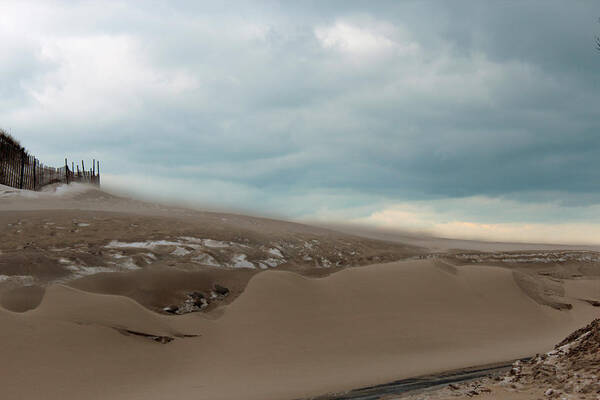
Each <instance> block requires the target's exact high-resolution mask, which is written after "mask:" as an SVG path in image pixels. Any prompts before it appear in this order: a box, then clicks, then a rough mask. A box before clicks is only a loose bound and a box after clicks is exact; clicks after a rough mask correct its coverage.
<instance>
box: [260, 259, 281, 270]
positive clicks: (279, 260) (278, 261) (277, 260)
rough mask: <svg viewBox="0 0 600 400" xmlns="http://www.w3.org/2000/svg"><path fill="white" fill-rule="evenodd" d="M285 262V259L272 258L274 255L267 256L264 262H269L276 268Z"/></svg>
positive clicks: (270, 265)
mask: <svg viewBox="0 0 600 400" xmlns="http://www.w3.org/2000/svg"><path fill="white" fill-rule="evenodd" d="M284 262H285V260H281V259H277V258H272V257H271V258H267V259H266V260H263V263H265V264H267V265H268V266H269V267H271V268H274V267H276V266H278V265H279V264H283V263H284Z"/></svg>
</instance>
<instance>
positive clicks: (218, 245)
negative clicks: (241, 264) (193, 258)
mask: <svg viewBox="0 0 600 400" xmlns="http://www.w3.org/2000/svg"><path fill="white" fill-rule="evenodd" d="M202 244H203V245H204V246H206V247H214V248H224V247H229V246H230V244H229V243H227V242H222V241H220V240H213V239H203V240H202Z"/></svg>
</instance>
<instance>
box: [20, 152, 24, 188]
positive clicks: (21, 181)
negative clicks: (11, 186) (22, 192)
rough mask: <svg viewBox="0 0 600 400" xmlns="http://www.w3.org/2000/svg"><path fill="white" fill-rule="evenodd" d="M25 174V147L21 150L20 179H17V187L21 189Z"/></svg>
mask: <svg viewBox="0 0 600 400" xmlns="http://www.w3.org/2000/svg"><path fill="white" fill-rule="evenodd" d="M24 175H25V149H23V150H21V179H20V180H19V189H23V176H24Z"/></svg>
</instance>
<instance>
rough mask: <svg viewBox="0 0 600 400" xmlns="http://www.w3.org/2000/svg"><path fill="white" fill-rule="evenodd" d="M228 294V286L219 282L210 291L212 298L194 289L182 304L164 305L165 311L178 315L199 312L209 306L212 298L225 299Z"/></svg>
mask: <svg viewBox="0 0 600 400" xmlns="http://www.w3.org/2000/svg"><path fill="white" fill-rule="evenodd" d="M228 295H229V289H228V288H226V287H225V286H221V285H219V284H215V286H214V288H213V290H212V291H211V292H210V299H208V298H207V297H206V296H205V295H204V293H202V292H199V291H194V292H191V293H188V294H186V297H185V300H184V301H183V303H182V304H179V305H170V306H167V307H164V308H163V311H164V312H165V313H167V314H176V315H182V314H188V313H191V312H198V311H202V310H204V309H205V308H207V307H208V305H209V304H210V301H211V300H217V301H218V300H223V299H224V298H225V297H227V296H228Z"/></svg>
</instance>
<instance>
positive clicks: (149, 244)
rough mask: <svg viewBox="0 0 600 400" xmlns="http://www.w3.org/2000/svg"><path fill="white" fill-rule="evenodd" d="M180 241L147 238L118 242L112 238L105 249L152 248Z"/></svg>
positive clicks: (175, 243) (174, 244)
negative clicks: (146, 239)
mask: <svg viewBox="0 0 600 400" xmlns="http://www.w3.org/2000/svg"><path fill="white" fill-rule="evenodd" d="M179 245H181V242H172V241H170V240H148V241H145V242H129V243H127V242H119V241H118V240H112V241H111V242H110V243H109V244H107V245H106V246H104V247H106V248H107V249H128V248H130V249H154V248H156V247H157V246H179Z"/></svg>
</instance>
